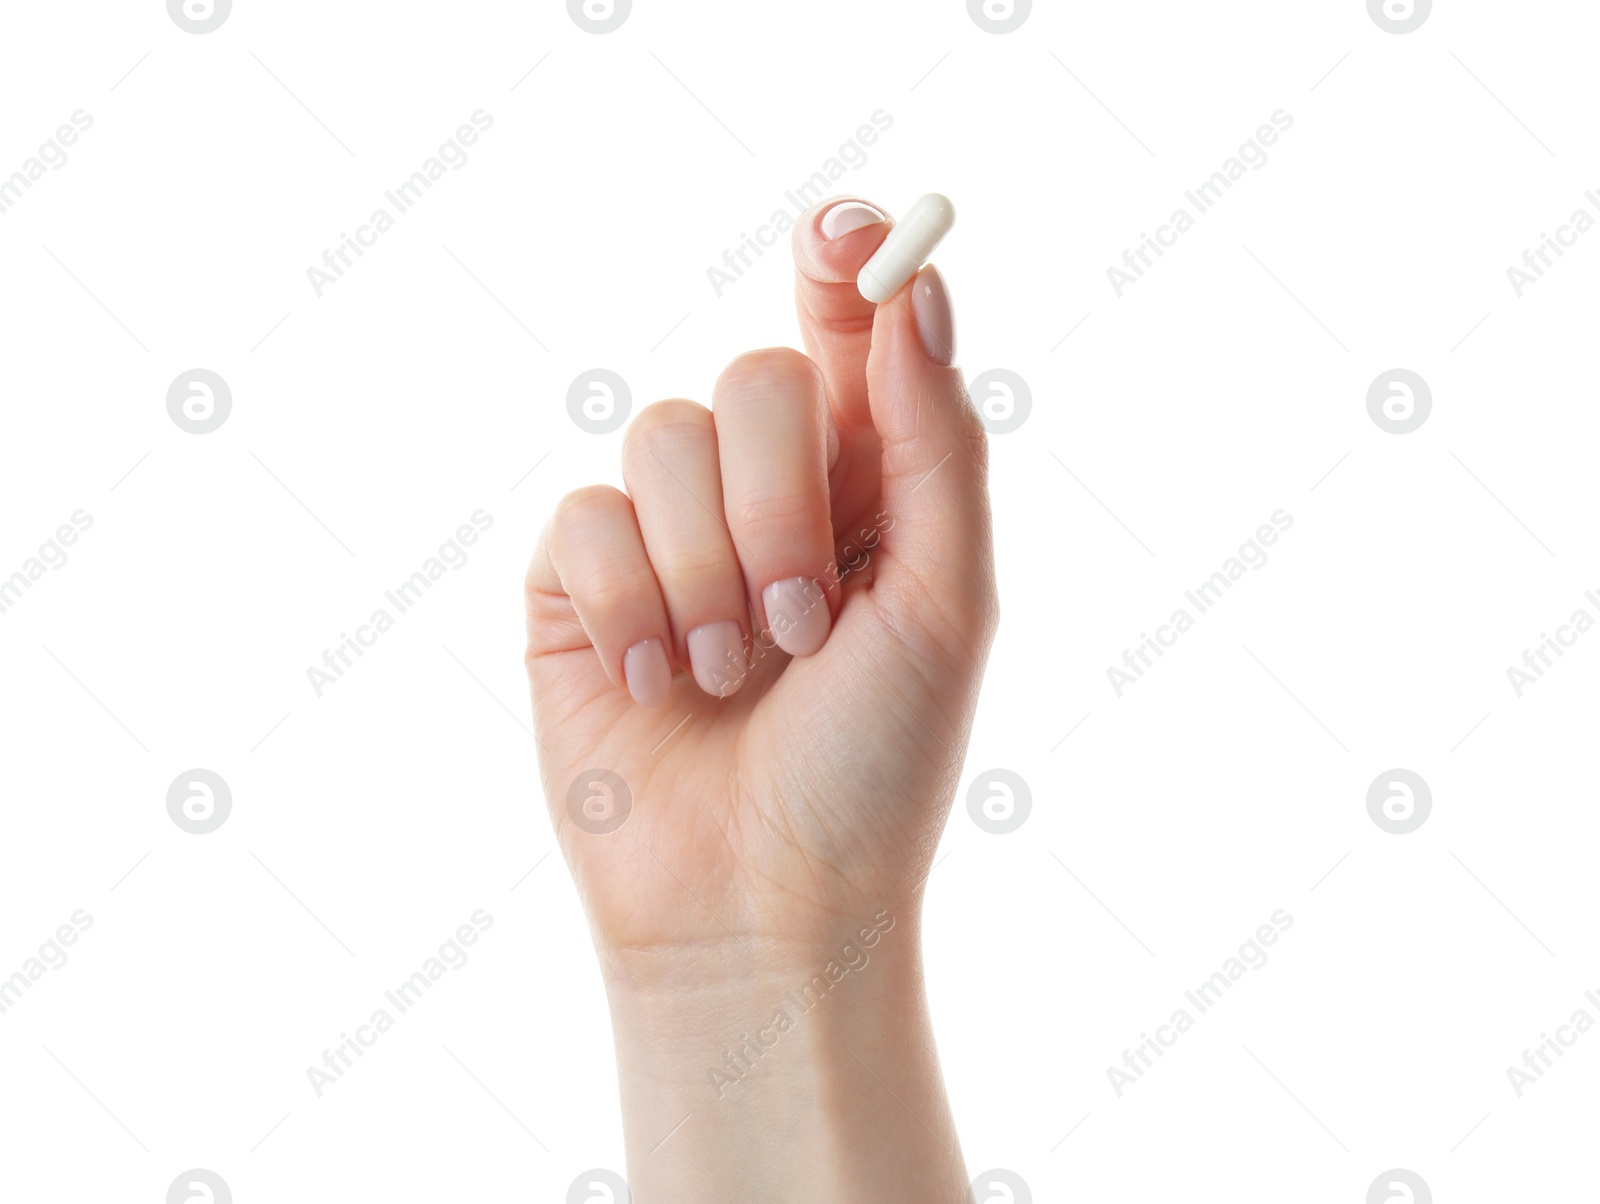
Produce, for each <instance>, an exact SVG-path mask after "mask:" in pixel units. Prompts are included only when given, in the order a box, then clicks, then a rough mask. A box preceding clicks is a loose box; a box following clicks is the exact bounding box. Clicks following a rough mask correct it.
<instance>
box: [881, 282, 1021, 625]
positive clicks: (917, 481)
mask: <svg viewBox="0 0 1600 1204" xmlns="http://www.w3.org/2000/svg"><path fill="white" fill-rule="evenodd" d="M954 358H955V320H954V317H953V313H952V310H951V307H950V296H949V292H948V290H947V289H946V287H945V283H944V278H943V277H942V276H941V275H940V274H939V270H938V269H937V268H935V267H934V266H933V265H932V264H929V265H927V266H926V267H924V268H923V269H922V270H921V271H920V272H918V273H917V275H916V276H915V277H914V278H913V279H912V280H911V282H910V283H909V284H907V285H906V286H905V287H904V288H902V289H900V291H899V292H897V293H896V294H895V295H894V296H893V297H891V298H890V299H889V300H888V301H886V302H884V303H883V304H882V305H880V306H878V312H877V315H876V316H875V318H874V320H873V325H872V350H871V352H870V354H869V355H868V357H867V396H868V401H869V404H870V408H871V412H872V425H873V427H874V428H875V429H876V430H877V433H878V437H879V438H880V439H881V440H882V443H883V465H882V468H883V484H882V492H881V498H882V505H881V507H880V508H881V510H882V514H881V515H880V516H879V529H880V530H881V531H882V532H883V536H882V540H881V544H880V548H879V550H877V551H876V552H875V553H874V560H873V563H874V567H873V574H872V589H873V593H874V594H875V595H876V596H877V597H878V598H879V600H880V601H882V602H884V603H885V604H886V605H888V606H889V607H890V608H891V610H892V616H891V617H892V618H894V619H897V620H903V621H904V625H903V626H902V630H907V629H909V628H911V627H912V626H916V627H919V628H920V629H922V630H928V629H929V627H930V626H935V627H936V628H937V629H940V630H943V631H948V633H949V634H950V635H951V636H953V637H956V638H957V639H962V638H964V639H965V640H966V641H967V642H968V643H972V642H973V641H974V640H975V639H977V638H978V637H980V635H981V636H982V639H983V643H984V645H985V646H986V644H987V636H988V634H989V633H992V631H993V628H994V624H995V621H996V619H997V617H998V611H997V607H996V603H995V589H994V551H993V538H992V535H991V530H990V514H989V493H988V442H987V438H986V436H985V433H984V428H983V423H982V422H981V421H980V420H979V418H978V414H977V411H976V410H975V409H974V408H973V406H972V403H971V402H970V401H969V400H968V398H967V389H966V384H965V383H964V381H963V380H962V377H961V373H960V371H959V370H958V369H956V368H954V367H952V366H951V361H952V360H953V359H954ZM934 634H939V631H937V630H936V631H935V633H934ZM944 642H945V641H943V640H940V641H939V643H941V644H943V643H944ZM977 650H978V651H979V653H980V654H981V652H982V650H983V649H982V648H979V649H977Z"/></svg>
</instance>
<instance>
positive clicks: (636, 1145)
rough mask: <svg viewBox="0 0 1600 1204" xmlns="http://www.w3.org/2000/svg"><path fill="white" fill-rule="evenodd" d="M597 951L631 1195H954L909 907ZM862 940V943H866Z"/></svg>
mask: <svg viewBox="0 0 1600 1204" xmlns="http://www.w3.org/2000/svg"><path fill="white" fill-rule="evenodd" d="M843 931H844V932H845V933H847V934H848V935H845V936H843V937H842V938H840V937H839V934H838V933H836V934H835V938H834V939H831V940H830V939H825V938H818V939H814V940H813V939H808V940H807V941H805V942H803V943H798V944H795V943H789V944H784V945H781V946H780V945H777V944H774V943H765V944H761V945H758V944H756V943H754V942H749V941H742V942H739V943H733V942H730V943H729V944H727V945H721V944H719V945H718V946H717V947H715V948H709V949H697V950H674V951H672V952H671V953H670V954H664V953H660V952H657V953H656V954H655V955H654V956H651V957H644V956H643V953H644V951H638V950H635V951H631V952H630V954H629V955H626V956H620V957H619V956H616V951H612V953H613V956H611V957H608V958H607V959H606V960H607V961H608V962H609V963H610V964H609V965H608V969H607V993H608V997H609V1000H610V1005H611V1014H612V1022H613V1027H614V1029H615V1032H616V1040H617V1064H618V1074H619V1078H620V1080H621V1085H622V1102H623V1113H624V1127H625V1129H626V1131H627V1141H628V1149H629V1179H630V1183H631V1184H632V1185H633V1190H634V1198H635V1200H636V1201H637V1202H638V1204H652V1201H655V1200H658V1199H659V1200H670V1199H673V1198H675V1197H673V1196H671V1195H670V1194H667V1193H668V1190H669V1189H668V1188H667V1185H669V1184H681V1183H688V1182H693V1183H696V1184H697V1185H698V1186H699V1189H700V1190H701V1193H702V1195H701V1196H697V1197H696V1198H711V1199H734V1198H744V1199H762V1200H772V1201H775V1202H777V1201H781V1202H784V1204H788V1202H790V1201H811V1200H818V1201H821V1200H829V1201H835V1200H839V1199H873V1200H880V1201H884V1202H886V1204H889V1202H893V1201H899V1200H906V1201H912V1200H916V1201H926V1202H930V1204H941V1202H942V1201H945V1200H948V1201H950V1202H951V1204H956V1202H957V1201H962V1200H965V1198H966V1197H965V1193H966V1190H967V1185H966V1182H965V1169H964V1166H963V1163H962V1160H961V1154H960V1149H959V1145H958V1143H957V1141H956V1137H955V1132H954V1126H953V1124H952V1121H951V1118H950V1113H949V1107H948V1104H947V1103H946V1100H945V1095H944V1087H943V1083H942V1080H941V1079H940V1075H939V1069H938V1064H937V1060H936V1057H935V1054H934V1050H933V1038H932V1032H931V1025H930V1023H929V1020H928V1011H927V1007H926V1000H925V994H924V989H923V982H922V966H921V956H920V950H919V948H918V943H917V925H916V922H915V917H914V916H910V915H908V916H896V915H894V914H892V913H890V912H888V911H887V910H884V911H879V912H877V913H874V915H872V916H871V917H868V918H867V920H866V922H865V923H864V924H863V923H856V922H853V921H852V923H851V924H850V925H849V927H848V928H845V929H843ZM869 941H870V942H871V943H870V944H868V942H869Z"/></svg>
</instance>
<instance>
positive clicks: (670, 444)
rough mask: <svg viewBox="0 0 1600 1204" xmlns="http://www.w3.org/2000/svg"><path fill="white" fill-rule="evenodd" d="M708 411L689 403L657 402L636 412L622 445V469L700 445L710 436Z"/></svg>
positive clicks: (665, 458) (709, 415)
mask: <svg viewBox="0 0 1600 1204" xmlns="http://www.w3.org/2000/svg"><path fill="white" fill-rule="evenodd" d="M711 431H712V425H711V411H710V410H708V409H706V408H705V407H704V406H702V405H697V404H696V403H694V402H692V401H682V400H673V401H658V402H656V403H655V404H654V405H652V406H647V407H646V408H645V409H643V410H641V411H640V412H639V416H638V417H637V418H635V419H634V420H633V423H632V424H631V425H630V426H629V427H628V433H627V435H626V436H624V438H623V442H622V462H623V465H624V467H626V466H627V465H629V464H631V463H648V462H649V460H650V458H651V457H652V456H656V457H660V458H661V459H662V460H670V459H672V458H673V457H674V456H675V455H676V454H677V453H678V452H680V451H682V450H684V449H686V448H690V447H694V446H696V445H698V444H703V443H704V442H705V440H706V438H707V436H709V435H710V434H711Z"/></svg>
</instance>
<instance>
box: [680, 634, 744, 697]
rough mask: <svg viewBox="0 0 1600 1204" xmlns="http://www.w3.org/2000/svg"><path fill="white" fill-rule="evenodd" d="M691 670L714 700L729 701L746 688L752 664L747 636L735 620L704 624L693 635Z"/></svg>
mask: <svg viewBox="0 0 1600 1204" xmlns="http://www.w3.org/2000/svg"><path fill="white" fill-rule="evenodd" d="M688 642H689V667H690V668H691V669H693V670H694V680H695V683H696V684H697V685H699V687H700V688H701V689H702V690H704V691H705V692H706V693H707V694H709V695H711V697H713V698H726V697H727V696H728V695H729V694H732V693H733V692H734V691H735V690H737V689H738V688H739V687H740V686H741V685H743V684H744V675H745V673H746V671H747V670H748V669H749V661H748V659H747V658H746V657H745V654H744V633H743V632H742V631H740V630H739V624H737V623H735V622H733V620H731V619H724V620H721V621H719V622H716V623H702V624H701V625H700V626H699V627H696V628H695V629H694V630H693V631H691V632H690V633H689V639H688Z"/></svg>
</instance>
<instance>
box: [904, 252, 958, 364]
mask: <svg viewBox="0 0 1600 1204" xmlns="http://www.w3.org/2000/svg"><path fill="white" fill-rule="evenodd" d="M911 310H912V312H913V313H915V314H916V315H917V333H918V334H920V335H921V336H922V349H923V350H924V351H926V352H927V353H928V358H929V359H930V360H932V361H933V362H934V363H936V364H948V363H949V362H950V361H951V360H953V359H955V358H956V316H955V314H954V313H952V312H951V310H950V294H949V293H948V292H947V291H946V290H945V287H944V277H943V276H941V275H939V269H938V268H936V267H934V266H933V265H932V264H931V263H930V264H929V265H928V266H927V267H925V268H923V269H922V271H920V272H918V273H917V282H916V284H915V285H913V286H912V289H911Z"/></svg>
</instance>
